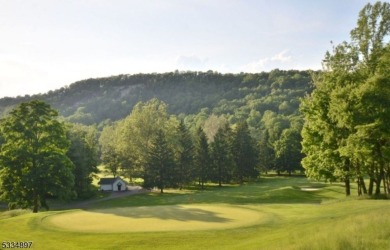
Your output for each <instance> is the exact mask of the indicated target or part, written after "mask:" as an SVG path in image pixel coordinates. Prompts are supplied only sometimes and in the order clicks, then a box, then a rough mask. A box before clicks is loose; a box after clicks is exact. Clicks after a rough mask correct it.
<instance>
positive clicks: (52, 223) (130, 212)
mask: <svg viewBox="0 0 390 250" xmlns="http://www.w3.org/2000/svg"><path fill="white" fill-rule="evenodd" d="M265 217H266V216H265V214H263V213H260V212H258V211H254V210H251V209H248V208H245V207H243V206H227V205H215V204H214V205H173V206H144V207H128V208H110V209H98V210H89V211H88V210H87V211H84V210H72V211H70V212H64V213H59V214H54V215H51V216H47V217H45V218H44V219H43V220H42V222H43V224H44V225H45V226H48V227H51V228H53V227H54V228H57V229H63V230H69V231H76V232H95V233H96V232H104V233H110V232H113V233H114V232H118V233H119V232H152V231H155V232H158V231H192V230H215V229H229V228H236V227H244V226H250V225H254V224H260V223H261V220H262V219H263V218H265Z"/></svg>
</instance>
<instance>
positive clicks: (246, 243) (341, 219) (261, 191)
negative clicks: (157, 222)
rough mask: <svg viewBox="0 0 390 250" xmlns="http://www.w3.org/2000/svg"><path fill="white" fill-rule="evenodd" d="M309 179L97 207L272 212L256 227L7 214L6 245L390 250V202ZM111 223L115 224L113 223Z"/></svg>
mask: <svg viewBox="0 0 390 250" xmlns="http://www.w3.org/2000/svg"><path fill="white" fill-rule="evenodd" d="M308 185H309V186H310V184H309V183H308V182H307V180H306V179H304V178H275V179H274V178H272V179H267V178H263V179H262V180H261V181H260V182H259V183H256V184H250V185H244V186H241V187H224V188H221V189H219V188H208V190H206V191H196V190H194V191H191V190H187V191H183V192H178V191H172V192H169V193H167V194H164V195H160V194H157V193H151V194H145V195H140V196H132V197H126V198H122V199H118V200H110V201H106V202H102V203H100V204H96V205H95V206H96V207H94V208H103V207H125V206H153V205H174V204H189V203H195V204H197V203H199V204H214V203H215V204H217V203H219V204H220V203H225V204H229V205H238V204H239V205H245V206H246V207H249V208H251V209H253V210H255V211H259V212H261V213H266V214H267V215H268V216H267V219H266V220H265V221H263V222H262V224H258V225H255V226H251V227H244V228H235V229H226V230H213V231H183V232H148V233H145V232H143V233H76V232H69V231H61V230H59V229H54V228H50V227H47V226H44V225H43V224H42V223H41V220H42V219H43V218H45V217H46V216H48V215H50V214H53V213H58V211H52V212H43V213H39V214H22V215H19V216H15V217H9V218H7V217H8V216H6V215H4V213H3V214H2V215H3V216H2V217H1V216H0V240H3V241H4V240H24V241H26V240H33V241H34V248H35V249H115V248H116V249H152V248H154V249H205V248H207V249H390V210H389V207H390V202H389V201H376V200H355V199H345V198H344V197H343V189H342V187H341V186H338V185H332V186H329V185H324V186H323V185H318V184H315V185H316V186H317V187H322V189H321V190H320V191H314V192H306V191H302V190H301V189H300V187H303V186H308ZM107 223H109V222H107Z"/></svg>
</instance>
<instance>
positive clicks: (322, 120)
mask: <svg viewBox="0 0 390 250" xmlns="http://www.w3.org/2000/svg"><path fill="white" fill-rule="evenodd" d="M389 34H390V4H389V3H386V2H384V3H382V2H377V3H375V4H367V5H366V6H365V7H364V8H363V9H362V10H361V12H360V14H359V18H358V22H357V27H356V28H355V29H353V30H352V31H351V41H350V42H343V43H341V44H339V45H337V46H334V47H333V50H332V51H331V52H328V53H327V54H326V56H325V59H324V71H323V72H322V73H321V74H319V75H316V76H315V78H314V82H315V90H314V91H313V92H312V94H311V95H308V96H307V97H306V98H304V100H303V102H302V104H301V111H302V113H303V114H304V121H305V122H304V125H303V130H302V137H303V141H302V145H303V153H305V158H304V159H303V161H302V164H303V166H304V168H305V169H306V174H307V175H308V176H309V177H312V178H316V179H326V180H330V181H335V180H342V181H343V182H344V183H345V193H346V195H350V193H351V182H353V181H354V182H356V183H357V186H358V189H357V192H358V194H359V195H363V194H368V195H372V194H376V195H379V194H380V193H384V194H389V193H390V108H389V107H390V81H389V80H390V71H389V69H390V43H389V42H388V41H389ZM367 178H368V181H369V182H368V185H367V184H366V179H367Z"/></svg>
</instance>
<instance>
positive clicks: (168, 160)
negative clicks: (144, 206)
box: [143, 129, 175, 193]
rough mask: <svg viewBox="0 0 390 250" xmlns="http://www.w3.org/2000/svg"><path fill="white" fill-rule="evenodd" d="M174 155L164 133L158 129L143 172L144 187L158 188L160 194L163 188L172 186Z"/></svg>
mask: <svg viewBox="0 0 390 250" xmlns="http://www.w3.org/2000/svg"><path fill="white" fill-rule="evenodd" d="M174 165H175V161H174V155H173V150H172V149H171V148H170V146H169V144H168V142H167V140H166V138H165V134H164V131H163V130H161V129H159V130H158V131H157V133H156V135H155V137H154V138H153V139H152V141H151V145H150V149H149V150H148V157H147V161H146V164H145V170H144V176H143V178H144V185H143V186H144V187H145V188H153V187H158V188H159V189H160V192H161V193H163V192H164V188H166V187H172V186H173V178H172V177H173V174H174V173H173V170H174Z"/></svg>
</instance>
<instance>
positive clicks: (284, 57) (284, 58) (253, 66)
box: [242, 50, 293, 72]
mask: <svg viewBox="0 0 390 250" xmlns="http://www.w3.org/2000/svg"><path fill="white" fill-rule="evenodd" d="M292 63H293V57H292V56H291V55H289V50H283V51H281V52H280V53H278V54H276V55H273V56H271V57H265V58H261V59H259V60H257V61H254V62H250V63H248V64H246V65H245V66H243V67H242V70H243V71H245V72H260V71H267V70H272V69H275V68H285V67H290V68H292V67H293V65H292Z"/></svg>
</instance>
